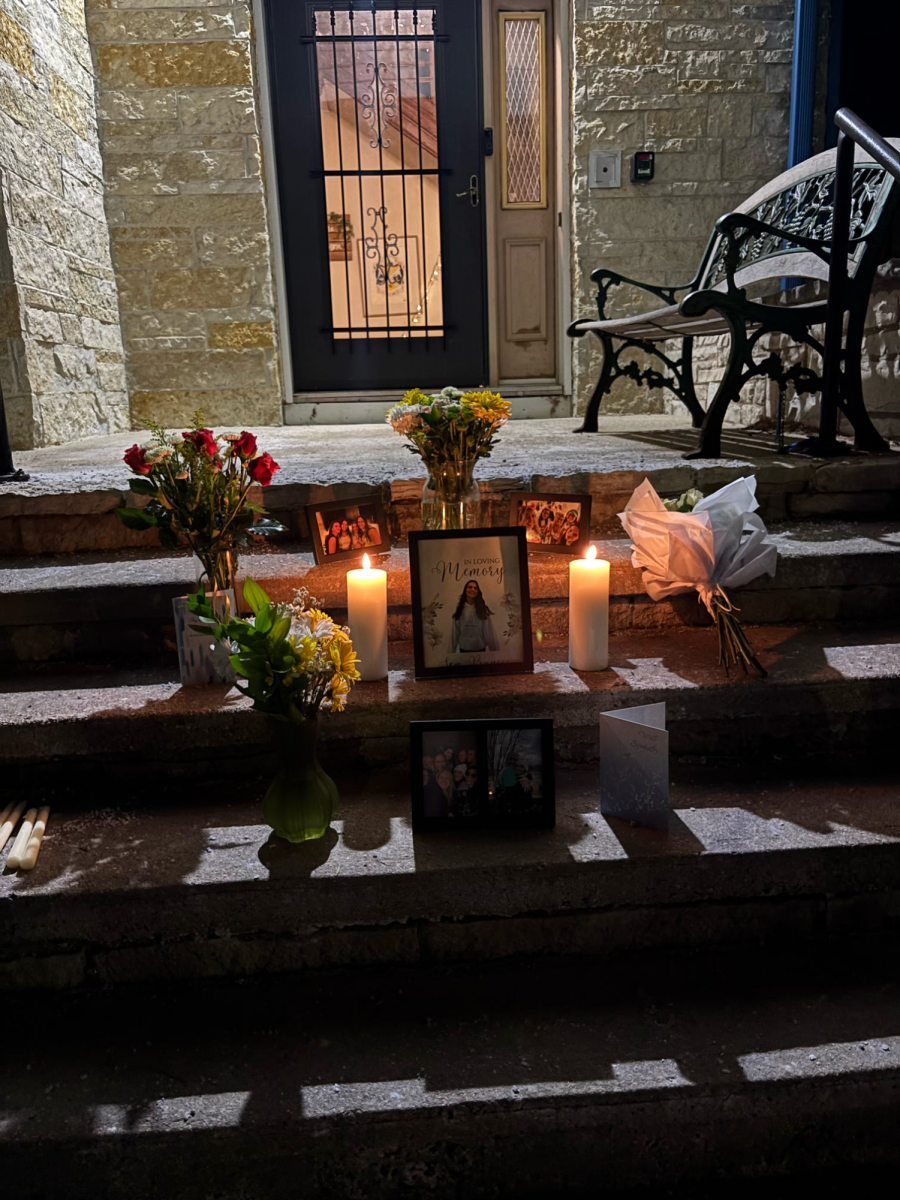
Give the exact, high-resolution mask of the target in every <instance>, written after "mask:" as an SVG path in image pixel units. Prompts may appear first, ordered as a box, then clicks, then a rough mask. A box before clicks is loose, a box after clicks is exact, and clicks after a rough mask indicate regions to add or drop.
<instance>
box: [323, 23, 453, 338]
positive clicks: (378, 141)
mask: <svg viewBox="0 0 900 1200" xmlns="http://www.w3.org/2000/svg"><path fill="white" fill-rule="evenodd" d="M435 18H436V6H434V7H427V6H420V5H415V6H407V7H402V6H400V5H393V4H389V5H385V4H384V3H379V2H378V0H365V2H360V3H357V2H356V0H345V2H344V3H334V4H330V5H327V6H325V5H323V6H322V7H321V8H318V7H317V8H314V10H313V18H312V34H311V36H310V37H309V38H304V39H303V40H304V41H305V42H306V43H307V44H309V45H312V46H313V48H314V53H315V60H316V84H317V89H318V97H319V105H318V109H319V122H320V133H321V138H322V167H321V168H316V169H315V170H314V171H312V172H311V173H312V175H313V176H314V177H316V178H320V179H322V180H323V184H324V189H323V190H324V200H325V204H326V214H327V229H328V246H327V250H328V259H329V271H330V285H331V316H332V323H331V325H330V326H329V327H328V330H327V331H328V332H329V333H331V335H332V338H333V344H334V347H335V349H337V344H338V343H344V342H346V341H348V340H349V341H350V342H351V346H350V347H349V348H350V349H352V343H353V342H364V343H367V344H368V343H370V342H371V341H372V340H373V339H387V341H388V343H389V344H390V342H391V341H392V340H396V339H412V338H420V337H421V338H424V340H425V345H426V348H427V346H428V343H429V339H431V338H434V337H435V335H437V336H440V335H442V334H443V333H444V330H445V326H444V322H443V290H442V284H441V276H442V264H441V251H440V193H439V180H440V177H441V176H442V175H446V174H449V171H447V170H445V169H444V168H442V166H441V162H440V146H439V140H438V130H437V111H436V104H437V96H436V91H435V88H436V78H435V44H436V43H437V42H440V41H444V40H446V39H445V38H444V37H443V36H442V35H440V34H439V33H438V32H437V30H436V28H435Z"/></svg>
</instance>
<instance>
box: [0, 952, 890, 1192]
mask: <svg viewBox="0 0 900 1200" xmlns="http://www.w3.org/2000/svg"><path fill="white" fill-rule="evenodd" d="M898 1011H900V983H898V979H897V969H896V962H894V963H891V962H886V961H884V958H883V955H881V954H873V953H871V951H870V950H869V948H861V949H859V950H857V951H855V952H852V953H848V954H847V956H846V957H845V958H844V959H843V960H842V962H841V963H840V964H835V963H829V962H823V961H822V960H821V959H820V958H816V957H811V956H807V955H804V954H803V953H802V951H800V950H799V949H798V950H797V951H794V952H792V953H791V954H790V955H785V956H775V955H772V954H767V955H763V954H753V953H747V952H745V953H742V954H741V955H734V954H731V955H727V954H707V955H704V956H698V955H682V956H662V957H656V958H654V959H653V960H652V961H649V960H646V959H644V960H637V959H628V958H623V959H622V960H620V961H619V962H618V963H617V964H616V967H615V969H613V970H611V969H610V966H609V964H608V963H593V962H591V961H590V960H582V961H580V962H579V963H577V964H573V963H554V965H553V968H552V970H549V969H548V968H547V966H546V964H544V963H532V962H524V963H517V964H516V965H515V966H509V965H492V966H488V967H479V968H477V969H459V968H457V969H455V970H452V971H446V970H440V971H419V972H409V971H403V970H394V971H389V972H388V971H381V972H375V971H373V972H368V973H366V974H364V975H360V974H358V973H356V974H346V973H336V974H332V975H328V976H320V977H319V978H317V979H314V980H309V979H305V980H303V981H298V980H290V979H289V980H279V981H277V982H271V981H269V982H266V983H249V984H246V985H244V986H240V987H238V986H235V985H221V984H216V985H203V986H194V987H190V988H185V987H181V988H171V989H166V988H155V989H149V990H148V989H146V988H145V989H143V990H141V991H140V992H138V991H122V990H119V991H115V992H111V993H107V994H104V995H99V996H93V997H84V996H82V997H63V998H60V997H53V998H52V1000H51V1001H42V1000H36V1001H34V1000H32V1001H30V1002H29V1004H28V1006H27V1008H26V1006H25V1005H24V1004H21V1003H20V1002H17V1001H13V1002H12V1003H11V1004H10V1005H8V1006H7V1009H6V1017H7V1022H8V1023H9V1026H10V1027H11V1028H24V1027H26V1026H25V1025H24V1024H23V1022H24V1021H25V1020H27V1023H28V1027H31V1028H35V1029H41V1030H42V1031H43V1036H42V1044H41V1049H40V1053H36V1052H35V1046H34V1042H33V1040H32V1039H29V1038H25V1037H21V1038H14V1039H10V1043H9V1045H8V1047H7V1050H6V1054H5V1062H4V1070H5V1074H6V1079H7V1080H8V1085H7V1086H6V1087H5V1088H4V1092H5V1096H4V1125H3V1129H2V1138H3V1139H4V1142H5V1150H4V1153H5V1177H6V1180H7V1181H8V1182H9V1183H10V1184H11V1186H12V1189H13V1190H14V1191H15V1194H17V1195H23V1196H26V1197H33V1196H38V1195H41V1194H42V1193H41V1191H40V1186H41V1184H44V1185H45V1186H46V1184H47V1183H48V1182H49V1181H50V1179H51V1178H53V1177H54V1172H58V1174H57V1175H56V1176H55V1177H56V1179H57V1181H58V1182H61V1181H62V1180H63V1179H65V1181H66V1187H65V1195H66V1197H67V1200H81V1198H82V1197H87V1196H89V1195H104V1196H106V1197H113V1198H114V1200H119V1198H120V1197H126V1196H128V1197H132V1198H134V1197H143V1196H145V1195H146V1196H150V1195H153V1196H161V1195H177V1196H178V1197H179V1200H195V1197H196V1198H198V1197H200V1196H212V1195H215V1196H218V1197H226V1198H228V1200H231V1198H234V1200H237V1198H238V1197H240V1198H242V1200H258V1198H259V1200H261V1198H262V1197H264V1196H268V1197H270V1198H275V1200H281V1197H287V1196H289V1195H297V1194H298V1193H297V1191H296V1188H297V1180H298V1179H302V1180H303V1194H304V1195H310V1196H312V1195H316V1196H327V1197H331V1196H339V1195H342V1196H354V1197H360V1198H362V1197H379V1198H380V1197H388V1196H396V1195H407V1194H409V1195H413V1194H420V1192H421V1189H419V1188H417V1187H416V1186H413V1185H414V1184H415V1183H416V1182H418V1183H421V1180H422V1177H423V1174H424V1176H425V1177H426V1178H427V1179H429V1180H430V1182H429V1185H428V1191H427V1194H428V1195H430V1196H438V1197H458V1196H462V1195H465V1196H471V1197H482V1196H489V1195H490V1196H512V1195H516V1194H520V1195H531V1196H535V1195H537V1194H540V1190H539V1189H541V1188H547V1189H550V1190H552V1189H553V1188H554V1187H555V1188H558V1189H560V1190H559V1191H553V1192H552V1194H560V1191H561V1190H562V1189H566V1190H571V1191H581V1190H586V1189H591V1191H590V1194H597V1193H596V1181H597V1179H598V1178H602V1179H603V1183H604V1194H605V1193H606V1192H607V1191H612V1190H613V1189H615V1188H617V1187H620V1188H624V1187H626V1186H635V1185H649V1184H655V1185H657V1186H659V1185H661V1184H666V1185H667V1186H668V1187H673V1186H675V1187H677V1185H678V1184H679V1183H680V1182H683V1181H684V1180H685V1179H691V1178H695V1179H696V1178H699V1179H704V1178H706V1179H711V1178H716V1177H719V1178H720V1179H721V1177H722V1176H724V1175H725V1174H726V1171H727V1172H734V1171H742V1172H743V1173H745V1174H751V1173H761V1174H762V1173H765V1172H772V1171H776V1172H779V1171H780V1172H788V1171H798V1170H802V1169H804V1168H807V1169H811V1168H814V1167H815V1168H819V1169H821V1168H823V1167H824V1166H826V1165H829V1164H832V1163H841V1161H843V1162H845V1163H846V1162H847V1161H848V1159H849V1160H851V1161H852V1157H853V1156H858V1157H859V1158H861V1159H863V1160H864V1161H866V1160H867V1161H869V1162H872V1161H876V1162H877V1161H879V1160H881V1161H885V1160H896V1158H897V1149H896V1138H895V1137H892V1136H891V1130H892V1129H893V1130H894V1133H895V1132H896V1130H895V1124H894V1122H895V1116H896V1109H895V1107H893V1103H894V1102H893V1100H892V1097H893V1096H895V1092H896V1086H897V1081H898V1079H900V1036H898V1035H900V1023H898ZM123 1014H127V1019H126V1020H123V1019H122V1017H123ZM188 1134H190V1136H188ZM404 1179H409V1180H411V1181H412V1182H411V1184H410V1186H408V1187H407V1186H406V1185H405V1184H404V1185H402V1186H399V1187H398V1180H399V1181H400V1182H401V1184H402V1181H403V1180H404ZM150 1180H152V1186H151V1184H150V1182H149V1181H150ZM23 1185H25V1186H24V1187H23ZM91 1189H93V1190H91ZM43 1194H44V1195H49V1194H62V1192H61V1191H60V1192H57V1193H53V1192H50V1191H45V1192H44V1193H43ZM692 1194H693V1195H696V1194H698V1193H696V1192H695V1193H692ZM719 1194H721V1192H720V1193H719Z"/></svg>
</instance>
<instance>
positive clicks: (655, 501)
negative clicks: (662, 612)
mask: <svg viewBox="0 0 900 1200" xmlns="http://www.w3.org/2000/svg"><path fill="white" fill-rule="evenodd" d="M695 496H700V493H699V492H686V493H685V495H684V496H682V497H681V498H680V500H678V501H677V502H675V504H674V507H673V508H670V507H667V504H668V505H672V504H673V502H672V501H668V502H667V503H663V501H662V500H660V498H659V496H658V495H657V494H656V492H655V491H654V489H653V487H652V485H651V484H650V481H649V480H647V479H645V480H644V482H643V483H642V484H641V485H640V486H639V487H638V488H636V489H635V491H634V494H633V496H632V497H631V499H630V500H629V501H628V503H627V504H626V505H625V511H624V512H621V513H619V520H620V521H621V522H622V524H623V525H624V526H625V532H626V533H627V534H628V536H629V537H630V538H631V539H632V541H633V543H634V545H633V546H632V552H633V553H632V559H631V561H632V562H633V563H634V565H635V566H636V567H641V568H642V569H643V572H644V583H645V584H646V587H647V591H648V592H649V593H650V595H651V596H652V597H653V599H654V600H664V599H665V598H666V597H667V596H675V595H678V594H679V593H680V592H690V591H694V590H696V592H697V595H698V598H699V600H700V602H701V603H702V604H704V605H705V606H706V608H707V610H708V611H709V614H710V616H711V617H712V618H713V620H714V621H715V623H716V628H717V629H718V633H719V662H720V663H721V665H722V666H724V667H725V670H726V671H727V670H728V668H729V666H731V665H732V664H736V663H740V665H741V666H742V667H743V669H744V671H745V672H746V670H747V667H748V666H752V667H754V668H755V669H756V670H757V671H758V672H759V673H760V675H765V674H766V672H765V670H764V669H763V667H762V666H761V664H760V663H759V660H758V659H757V657H756V655H755V654H754V653H753V649H752V647H751V646H750V643H749V642H748V641H747V636H746V634H745V633H744V631H743V629H742V628H741V624H740V621H739V620H738V619H737V617H736V616H735V613H736V612H737V611H738V610H737V609H736V608H735V606H734V605H733V604H732V603H731V601H730V600H729V599H728V596H727V594H726V592H725V588H729V587H731V588H735V587H743V586H744V585H745V584H748V583H750V581H751V580H753V579H756V578H757V577H758V576H760V575H774V574H775V564H776V560H777V557H778V552H777V549H776V547H775V545H774V543H772V542H770V541H769V535H768V531H767V530H766V527H765V525H764V524H763V521H762V518H761V517H759V516H757V514H756V509H757V508H759V504H758V503H757V500H756V479H755V478H754V477H753V476H752V475H751V476H748V477H747V478H745V479H736V480H735V481H734V482H733V483H729V484H726V485H725V487H723V488H720V489H719V490H718V491H717V492H714V493H713V495H711V496H706V497H705V498H701V499H698V500H697V501H696V503H694V504H693V507H690V505H691V501H692V500H693V499H694V497H695Z"/></svg>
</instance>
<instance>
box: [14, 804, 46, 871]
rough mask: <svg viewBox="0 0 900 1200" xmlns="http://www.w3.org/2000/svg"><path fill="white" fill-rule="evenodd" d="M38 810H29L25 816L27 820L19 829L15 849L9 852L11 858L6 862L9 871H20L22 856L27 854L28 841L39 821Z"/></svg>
mask: <svg viewBox="0 0 900 1200" xmlns="http://www.w3.org/2000/svg"><path fill="white" fill-rule="evenodd" d="M37 814H38V810H37V809H36V808H29V810H28V812H27V813H26V814H25V820H24V821H23V822H22V825H21V827H20V829H19V832H18V834H17V836H16V840H15V841H14V842H13V848H12V850H10V852H9V857H8V858H7V860H6V869H7V870H8V871H18V869H19V863H20V862H21V861H22V856H23V855H24V853H25V847H26V846H27V845H28V839H29V838H30V837H31V830H32V829H33V827H34V823H35V821H36V820H37Z"/></svg>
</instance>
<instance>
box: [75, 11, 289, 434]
mask: <svg viewBox="0 0 900 1200" xmlns="http://www.w3.org/2000/svg"><path fill="white" fill-rule="evenodd" d="M87 7H88V28H89V31H90V38H91V44H92V47H93V52H94V59H95V62H96V73H97V92H98V99H99V108H100V114H101V123H100V139H101V146H102V150H103V159H104V165H105V173H106V211H107V216H108V219H109V225H110V230H111V233H112V241H113V254H114V261H115V268H116V276H117V278H118V281H119V303H120V310H121V315H122V329H123V335H124V339H125V349H126V354H127V365H128V380H129V386H130V391H131V407H132V417H133V420H134V422H135V424H136V425H140V424H141V423H143V422H145V421H146V420H148V419H153V420H156V421H159V422H161V423H162V424H166V425H177V424H180V423H182V422H185V421H188V420H189V419H190V418H191V415H192V414H193V412H194V410H195V409H197V408H202V409H203V411H204V413H205V416H206V419H207V420H208V421H210V422H214V423H216V424H219V425H222V424H225V425H238V426H241V425H247V426H252V425H254V424H256V425H260V424H278V423H280V422H281V414H282V410H281V401H282V390H281V382H280V378H279V369H278V358H277V353H276V347H275V337H276V322H275V300H274V295H273V283H272V277H273V269H272V247H271V244H270V240H269V229H268V220H267V212H266V199H265V187H264V181H263V171H262V161H261V153H260V113H259V104H258V97H257V95H256V92H255V79H254V62H253V54H252V38H253V27H252V12H251V5H250V3H249V0H232V2H229V0H225V2H224V3H217V2H216V0H88V3H87Z"/></svg>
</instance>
